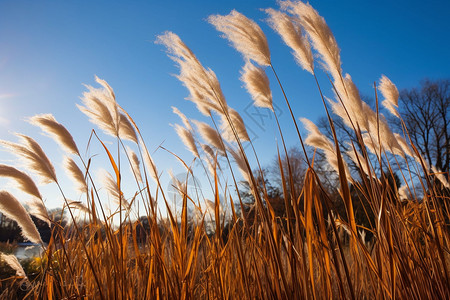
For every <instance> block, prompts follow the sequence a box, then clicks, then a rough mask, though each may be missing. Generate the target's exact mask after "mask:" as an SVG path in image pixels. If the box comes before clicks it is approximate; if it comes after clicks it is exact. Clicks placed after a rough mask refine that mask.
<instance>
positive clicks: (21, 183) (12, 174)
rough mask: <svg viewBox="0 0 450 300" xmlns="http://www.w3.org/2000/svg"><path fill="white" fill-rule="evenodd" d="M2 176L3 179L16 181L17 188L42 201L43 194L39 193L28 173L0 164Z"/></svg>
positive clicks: (0, 174)
mask: <svg viewBox="0 0 450 300" xmlns="http://www.w3.org/2000/svg"><path fill="white" fill-rule="evenodd" d="M0 176H1V177H9V178H11V179H14V180H15V181H16V183H17V188H18V189H19V190H21V191H23V192H25V193H27V194H29V195H31V196H33V197H35V198H37V199H42V196H41V193H40V192H39V189H38V187H37V186H36V184H35V183H34V181H33V179H31V177H30V176H28V175H27V174H26V173H24V172H22V171H20V170H18V169H16V168H14V167H11V166H8V165H1V164H0Z"/></svg>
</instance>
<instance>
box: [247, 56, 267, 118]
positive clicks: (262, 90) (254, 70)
mask: <svg viewBox="0 0 450 300" xmlns="http://www.w3.org/2000/svg"><path fill="white" fill-rule="evenodd" d="M240 79H241V81H242V82H244V84H245V87H246V89H247V91H248V92H249V93H250V95H251V96H252V99H253V101H254V104H255V106H257V107H265V108H269V109H270V110H272V111H273V103H272V91H271V90H270V83H269V78H268V77H267V75H266V72H265V71H264V70H263V69H262V68H260V67H256V66H255V65H253V64H252V63H251V62H249V61H248V62H247V63H246V64H245V65H244V68H243V69H242V72H241V78H240Z"/></svg>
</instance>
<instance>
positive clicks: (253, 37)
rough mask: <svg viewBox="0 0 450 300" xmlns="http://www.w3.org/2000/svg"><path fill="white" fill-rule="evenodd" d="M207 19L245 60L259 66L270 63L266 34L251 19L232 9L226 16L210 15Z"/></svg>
mask: <svg viewBox="0 0 450 300" xmlns="http://www.w3.org/2000/svg"><path fill="white" fill-rule="evenodd" d="M208 21H209V23H211V24H212V25H214V27H215V28H216V29H217V30H218V31H220V32H222V33H223V34H224V37H225V38H227V39H228V40H229V41H230V42H231V43H232V44H233V47H234V48H235V49H236V50H237V51H239V52H240V53H241V54H242V55H243V56H244V57H245V59H246V60H253V61H255V62H256V63H258V64H259V65H261V66H269V65H270V50H269V45H268V43H267V39H266V36H265V35H264V32H263V31H262V30H261V28H260V27H259V26H258V24H256V23H255V22H254V21H253V20H250V19H249V18H247V17H246V16H244V15H243V14H241V13H239V12H237V11H235V10H233V11H231V13H230V14H229V15H226V16H221V15H213V16H210V17H209V18H208Z"/></svg>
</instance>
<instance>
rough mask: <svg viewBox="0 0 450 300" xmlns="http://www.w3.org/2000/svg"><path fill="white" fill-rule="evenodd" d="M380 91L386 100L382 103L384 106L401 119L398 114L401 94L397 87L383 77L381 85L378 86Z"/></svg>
mask: <svg viewBox="0 0 450 300" xmlns="http://www.w3.org/2000/svg"><path fill="white" fill-rule="evenodd" d="M378 90H379V91H380V92H381V94H382V95H383V97H384V100H383V101H382V102H381V104H383V106H384V107H385V108H386V109H387V110H388V111H389V112H390V113H391V114H393V115H394V116H396V117H397V118H400V115H399V113H398V110H397V108H398V97H399V93H398V90H397V87H396V86H395V85H394V84H393V83H392V81H390V80H389V78H387V77H386V76H384V75H383V76H381V79H380V84H379V86H378Z"/></svg>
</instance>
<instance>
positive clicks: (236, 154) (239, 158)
mask: <svg viewBox="0 0 450 300" xmlns="http://www.w3.org/2000/svg"><path fill="white" fill-rule="evenodd" d="M227 150H228V152H229V153H230V154H231V156H233V158H234V161H235V162H236V164H237V166H238V168H239V171H240V172H241V175H242V177H244V180H245V181H247V182H248V183H251V182H252V181H251V176H250V174H251V171H250V170H249V169H248V167H247V164H246V163H245V158H244V156H243V155H242V153H241V152H240V151H238V150H236V149H234V148H232V147H227Z"/></svg>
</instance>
